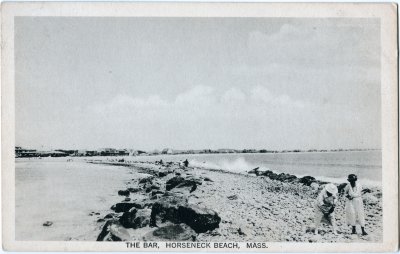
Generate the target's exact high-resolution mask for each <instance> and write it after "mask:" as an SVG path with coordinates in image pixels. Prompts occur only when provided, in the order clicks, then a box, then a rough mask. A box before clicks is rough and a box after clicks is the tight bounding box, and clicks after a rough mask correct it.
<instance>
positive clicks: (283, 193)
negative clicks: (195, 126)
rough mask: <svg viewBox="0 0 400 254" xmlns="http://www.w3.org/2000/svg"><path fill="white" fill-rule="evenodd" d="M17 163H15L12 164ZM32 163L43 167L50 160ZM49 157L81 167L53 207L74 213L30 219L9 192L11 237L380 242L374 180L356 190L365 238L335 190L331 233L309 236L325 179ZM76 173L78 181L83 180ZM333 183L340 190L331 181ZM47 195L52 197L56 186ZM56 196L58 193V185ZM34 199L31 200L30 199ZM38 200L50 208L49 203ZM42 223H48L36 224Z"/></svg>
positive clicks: (179, 164) (378, 194)
mask: <svg viewBox="0 0 400 254" xmlns="http://www.w3.org/2000/svg"><path fill="white" fill-rule="evenodd" d="M19 163H21V162H18V163H17V165H18V164H19ZM24 163H26V162H24ZM34 163H42V164H46V165H48V164H49V163H51V162H34ZM53 163H54V165H60V166H61V165H62V167H65V165H69V166H67V168H69V170H70V171H71V170H72V171H73V170H74V168H76V169H78V168H79V171H80V172H81V175H79V176H77V179H75V180H76V181H77V182H80V183H79V184H77V186H81V187H80V189H79V188H78V190H80V191H79V193H77V186H71V185H69V186H70V187H71V188H72V189H74V190H75V193H72V195H75V196H74V197H71V200H67V201H68V202H67V201H65V202H64V203H62V204H61V206H60V205H59V206H56V207H58V209H63V208H64V209H72V210H73V211H75V213H72V214H69V213H65V214H69V215H68V216H69V217H64V218H59V217H58V216H57V217H52V216H51V215H52V214H53V215H54V216H56V215H57V214H59V213H57V212H55V213H47V214H48V216H41V217H40V219H39V218H38V216H39V215H40V212H39V211H37V214H36V217H32V216H31V215H30V212H26V211H27V210H26V208H27V206H28V205H27V204H26V203H25V202H23V195H21V194H18V192H17V201H16V202H17V207H16V210H17V211H16V213H17V215H18V214H25V216H17V218H18V219H17V221H16V227H17V228H16V229H17V239H18V237H19V238H20V239H21V240H72V241H95V240H98V241H118V240H119V241H121V240H129V241H133V240H144V241H151V240H161V241H200V242H203V241H212V242H227V241H238V242H240V241H252V242H281V241H287V242H380V241H382V214H383V212H382V192H381V187H380V186H368V187H366V188H364V189H365V192H364V195H363V199H364V207H365V218H366V231H367V232H368V233H369V235H368V236H361V234H360V233H361V232H360V230H359V228H358V231H359V232H358V234H357V235H351V234H350V233H351V229H350V227H349V226H347V225H346V221H345V212H344V202H345V197H343V196H342V195H341V194H339V204H338V205H337V207H336V208H335V214H336V221H337V225H338V231H339V234H338V235H334V234H333V232H332V227H331V226H327V225H322V226H321V227H320V230H319V235H317V236H316V235H314V233H313V232H312V229H313V218H314V202H315V198H316V196H317V195H318V193H319V191H320V190H321V189H322V188H323V186H324V184H325V183H326V182H323V181H320V180H318V178H314V177H313V176H306V177H297V176H294V175H290V174H284V173H273V172H271V171H268V170H267V171H266V170H262V169H261V170H260V169H258V170H253V171H251V170H250V171H247V172H240V173H238V172H229V171H225V170H218V169H211V168H204V167H198V166H193V165H190V163H189V165H188V166H187V167H185V166H184V165H182V162H172V161H171V162H168V161H163V162H162V163H161V162H160V161H147V162H146V161H135V160H134V158H130V159H129V160H126V159H123V158H122V159H121V158H85V159H82V158H79V159H77V158H74V159H73V161H70V162H65V161H62V160H60V161H57V162H53ZM57 163H61V164H57ZM50 165H51V164H50ZM40 167H43V165H40ZM82 168H85V170H83V169H82ZM88 168H89V170H88ZM17 169H18V167H17ZM93 171H94V172H93ZM17 172H18V170H17ZM84 172H86V173H84ZM89 172H91V173H89ZM104 174H106V175H104ZM93 175H97V176H101V177H98V178H96V179H95V180H94V178H91V177H92V176H93ZM58 176H60V174H58ZM47 177H48V176H47ZM78 178H79V179H78ZM60 179H61V178H60ZM65 179H67V177H65ZM82 179H85V180H84V181H83V184H82V181H81V180H82ZM98 179H102V180H98ZM343 182H345V180H344V181H343ZM53 184H54V183H53ZM63 184H65V183H63V181H61V180H60V182H58V186H62V185H63ZM93 185H94V186H93ZM51 186H53V185H51ZM82 186H87V187H86V188H83V187H82ZM338 186H339V188H340V185H339V184H338ZM342 187H343V185H342ZM93 188H95V189H96V191H94V190H93ZM44 189H46V188H44ZM64 190H65V189H64ZM20 192H21V191H20ZM53 194H54V195H57V191H56V192H55V193H53ZM42 195H44V194H43V193H42ZM58 195H60V196H61V195H62V196H63V197H65V191H64V192H62V193H58ZM21 196H22V198H21ZM54 199H55V200H57V198H54ZM18 200H20V201H18ZM38 200H51V198H48V197H47V198H46V196H42V197H41V198H38ZM72 200H75V201H72ZM43 202H45V201H43ZM69 202H72V203H71V205H70V207H68V205H66V204H68V203H69ZM74 202H75V203H74ZM76 203H80V204H82V207H79V206H78V207H77V206H76ZM35 205H37V203H36V204H31V206H35ZM42 205H47V206H50V207H52V206H54V204H42ZM63 206H64V207H63ZM37 210H40V209H37ZM55 210H56V209H55ZM21 211H25V212H21ZM186 214H190V215H191V216H186ZM66 216H67V215H66ZM23 218H25V221H24V219H23ZM29 220H31V223H30V224H28V225H26V221H29ZM46 221H50V222H52V224H51V225H50V226H43V225H42V224H43V223H45V222H46ZM73 226H74V227H75V228H74V227H73ZM35 231H36V232H41V233H40V234H37V233H36V234H35V235H36V236H33V234H32V232H35ZM18 232H20V233H18ZM30 232H31V233H30ZM166 232H167V233H166Z"/></svg>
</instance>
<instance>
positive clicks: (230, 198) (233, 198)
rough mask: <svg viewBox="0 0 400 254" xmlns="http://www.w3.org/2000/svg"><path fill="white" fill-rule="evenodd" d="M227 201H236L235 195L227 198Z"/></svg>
mask: <svg viewBox="0 0 400 254" xmlns="http://www.w3.org/2000/svg"><path fill="white" fill-rule="evenodd" d="M228 199H229V200H236V199H238V196H237V195H232V196H228Z"/></svg>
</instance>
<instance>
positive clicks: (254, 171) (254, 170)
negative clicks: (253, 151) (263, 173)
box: [247, 167, 260, 176]
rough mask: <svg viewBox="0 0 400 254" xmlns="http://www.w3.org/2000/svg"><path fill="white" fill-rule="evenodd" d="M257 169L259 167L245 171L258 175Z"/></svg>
mask: <svg viewBox="0 0 400 254" xmlns="http://www.w3.org/2000/svg"><path fill="white" fill-rule="evenodd" d="M259 169H260V167H256V168H253V169H252V170H250V171H249V172H247V173H248V174H254V175H256V176H258V174H259V172H258V170H259Z"/></svg>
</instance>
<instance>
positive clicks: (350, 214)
mask: <svg viewBox="0 0 400 254" xmlns="http://www.w3.org/2000/svg"><path fill="white" fill-rule="evenodd" d="M361 191H362V186H361V185H360V184H359V183H358V182H356V183H355V186H354V188H352V187H351V185H350V183H349V184H347V186H346V187H345V188H344V195H345V196H347V195H349V196H350V197H352V198H353V199H348V198H346V219H347V224H349V225H351V226H355V225H356V223H357V222H358V224H360V226H361V227H364V225H365V218H364V204H363V200H362V197H361V195H362V193H361Z"/></svg>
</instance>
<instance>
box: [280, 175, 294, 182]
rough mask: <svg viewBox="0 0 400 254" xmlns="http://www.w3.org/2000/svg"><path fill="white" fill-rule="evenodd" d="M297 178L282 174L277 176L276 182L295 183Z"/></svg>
mask: <svg viewBox="0 0 400 254" xmlns="http://www.w3.org/2000/svg"><path fill="white" fill-rule="evenodd" d="M296 179H297V177H296V176H295V175H290V174H285V173H281V174H279V175H278V176H277V178H276V180H278V181H281V182H293V181H294V180H296Z"/></svg>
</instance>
